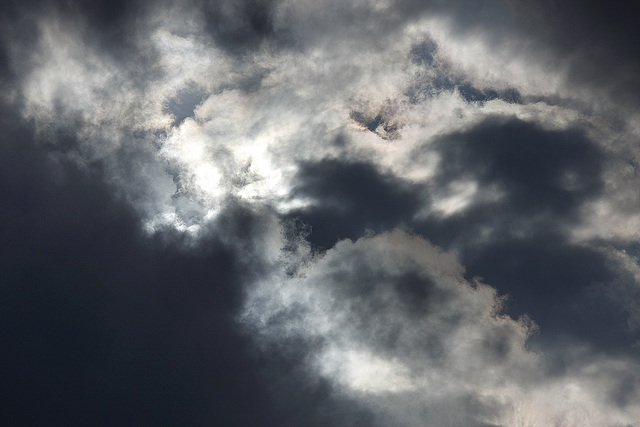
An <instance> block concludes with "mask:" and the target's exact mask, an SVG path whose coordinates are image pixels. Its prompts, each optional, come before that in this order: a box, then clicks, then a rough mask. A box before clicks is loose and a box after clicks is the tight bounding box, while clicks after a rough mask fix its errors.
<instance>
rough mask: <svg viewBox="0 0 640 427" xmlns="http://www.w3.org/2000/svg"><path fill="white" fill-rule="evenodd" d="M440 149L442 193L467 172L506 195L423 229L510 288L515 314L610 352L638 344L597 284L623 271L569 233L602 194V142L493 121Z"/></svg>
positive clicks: (472, 270) (618, 307) (471, 272)
mask: <svg viewBox="0 0 640 427" xmlns="http://www.w3.org/2000/svg"><path fill="white" fill-rule="evenodd" d="M437 147H438V152H439V153H440V155H441V159H440V167H439V171H438V173H437V174H436V178H435V181H436V182H437V184H436V185H435V186H434V190H433V191H435V192H436V194H437V192H438V191H442V190H443V189H444V190H446V189H447V188H448V185H449V183H450V182H452V181H455V180H460V179H462V180H471V181H474V182H478V183H479V192H481V193H482V192H483V191H486V190H487V189H491V191H497V192H498V193H499V194H501V195H500V196H499V197H498V198H496V199H495V200H489V201H480V202H478V203H475V204H473V203H472V205H471V206H469V207H468V208H467V209H464V210H462V211H460V212H456V213H454V214H451V215H449V216H443V217H441V218H438V215H437V214H436V215H434V216H433V217H432V218H431V219H429V220H427V221H425V222H423V223H419V222H418V223H417V224H416V225H415V229H416V230H419V231H420V232H422V233H424V234H425V235H426V236H429V237H430V238H431V239H432V240H433V241H434V242H435V243H437V244H439V245H443V246H444V247H446V248H457V250H459V253H460V257H461V261H462V262H463V264H464V265H465V266H466V267H467V275H468V276H469V277H473V276H476V275H477V276H481V277H483V279H484V280H486V281H487V282H488V283H491V284H492V285H493V286H496V287H497V288H498V289H500V291H501V292H505V293H508V294H509V295H510V296H511V299H510V300H509V303H508V305H507V307H508V312H509V313H512V314H514V315H516V314H518V313H528V314H529V315H531V316H532V317H533V318H535V319H536V322H537V323H538V324H539V325H540V326H541V328H542V330H543V336H546V334H549V336H553V335H555V334H561V335H562V334H570V335H575V336H579V337H581V338H586V339H588V340H590V341H592V342H594V343H596V344H597V345H599V346H600V347H601V348H602V349H610V350H614V349H618V348H620V346H623V347H624V346H628V345H629V344H631V343H632V342H633V336H632V335H630V334H629V333H628V331H627V327H626V322H627V316H628V315H627V313H625V310H624V305H623V304H621V303H620V302H619V301H616V300H615V298H613V299H612V298H610V297H609V296H607V291H606V289H598V288H597V287H595V285H596V284H598V283H607V282H609V281H611V280H612V279H613V278H614V276H615V273H614V269H613V267H612V266H611V265H610V264H609V262H608V261H607V257H606V255H605V254H603V253H602V252H600V251H597V250H595V249H592V248H589V247H585V246H583V245H581V244H575V243H571V242H570V239H569V237H568V235H567V231H568V227H569V226H571V225H572V224H575V223H577V222H578V221H580V216H581V214H580V212H581V211H580V208H581V207H582V206H583V205H584V203H585V202H587V201H589V200H590V199H592V198H593V197H595V196H597V195H598V194H599V193H600V192H601V191H602V188H603V184H602V180H601V176H600V174H601V171H602V168H603V162H604V161H605V157H604V154H603V153H601V152H600V150H599V149H598V148H597V146H596V145H595V144H594V143H593V142H591V141H590V140H589V139H588V138H586V137H585V135H584V134H583V133H582V132H581V131H577V130H566V131H548V130H544V129H542V128H539V127H538V126H536V125H534V124H530V123H525V122H521V121H517V120H511V121H507V122H503V121H492V120H489V121H487V122H485V123H483V124H481V125H479V126H477V127H476V128H474V129H472V130H470V131H468V132H465V133H463V134H456V135H450V136H448V137H446V138H444V139H442V140H441V141H439V142H438V143H437ZM604 330H606V331H607V332H604Z"/></svg>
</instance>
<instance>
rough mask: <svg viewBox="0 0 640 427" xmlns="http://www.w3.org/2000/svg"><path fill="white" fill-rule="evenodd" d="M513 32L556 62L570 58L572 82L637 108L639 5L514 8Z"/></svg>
mask: <svg viewBox="0 0 640 427" xmlns="http://www.w3.org/2000/svg"><path fill="white" fill-rule="evenodd" d="M513 5H514V11H515V13H514V18H513V24H514V25H513V26H514V29H515V31H516V32H518V31H522V32H523V34H524V36H526V37H528V38H530V39H531V40H535V41H536V42H537V43H539V48H540V49H545V50H549V49H551V50H552V51H553V52H554V54H555V55H557V56H558V57H559V58H566V57H569V58H571V62H570V73H571V77H572V78H574V79H576V80H577V81H579V82H580V83H586V84H588V85H592V86H594V87H597V88H601V89H604V90H605V93H607V94H609V95H610V96H612V97H613V98H614V99H615V100H616V102H619V103H621V104H622V105H626V106H633V107H635V108H637V107H638V106H639V105H640V104H639V103H640V98H639V94H640V54H639V53H638V49H637V46H638V45H639V44H640V31H638V26H639V25H640V21H639V18H638V13H637V5H636V4H635V2H633V1H629V0H615V1H611V2H600V1H597V0H589V1H574V0H571V1H556V0H545V1H542V2H538V1H532V2H528V1H525V2H517V1H516V2H513Z"/></svg>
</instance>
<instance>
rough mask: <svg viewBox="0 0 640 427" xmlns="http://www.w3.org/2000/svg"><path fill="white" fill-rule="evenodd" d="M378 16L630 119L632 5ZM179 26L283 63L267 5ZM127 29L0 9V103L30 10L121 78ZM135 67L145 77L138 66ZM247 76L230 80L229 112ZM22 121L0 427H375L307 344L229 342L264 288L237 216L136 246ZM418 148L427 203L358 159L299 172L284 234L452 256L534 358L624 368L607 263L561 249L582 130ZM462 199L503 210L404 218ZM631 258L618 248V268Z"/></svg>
mask: <svg viewBox="0 0 640 427" xmlns="http://www.w3.org/2000/svg"><path fill="white" fill-rule="evenodd" d="M396 3H397V5H396V8H397V14H398V18H397V19H399V20H400V21H402V20H403V19H408V18H407V17H410V16H412V15H414V14H417V13H423V12H424V13H426V12H431V13H436V14H442V15H443V16H447V17H451V18H452V19H453V22H454V24H455V28H457V30H458V31H461V32H464V31H484V32H486V33H487V34H489V35H490V36H491V37H496V38H503V37H508V36H509V35H510V34H511V33H513V34H514V35H517V37H520V38H525V39H528V40H530V42H531V45H532V49H533V50H535V51H539V52H543V51H548V52H551V55H555V56H558V57H563V56H566V55H573V56H574V58H575V59H574V60H573V62H572V63H571V65H572V66H571V69H570V70H568V72H569V73H570V76H571V77H572V79H574V80H575V81H576V82H580V84H583V85H585V86H586V87H597V88H599V89H602V90H603V92H602V93H606V94H607V96H609V97H610V98H611V99H614V100H616V101H617V102H618V104H617V105H618V107H619V111H626V110H628V109H635V108H638V107H639V106H640V99H639V96H640V68H639V67H640V55H639V54H638V46H640V40H639V37H638V34H639V31H638V28H640V24H639V23H638V14H637V13H633V12H634V7H635V4H634V2H632V1H623V0H620V1H611V2H600V1H595V0H594V1H591V0H589V1H577V0H576V1H573V0H571V1H559V0H558V1H554V0H543V1H507V0H505V1H504V2H500V1H495V2H494V1H491V2H483V1H473V2H472V1H454V2H439V1H434V2H422V1H412V0H400V1H398V2H396ZM189 7H194V8H201V10H202V14H203V16H204V17H205V19H206V23H207V25H206V28H207V31H209V33H210V36H211V40H213V42H214V43H216V44H217V45H218V46H219V47H220V48H221V49H223V50H224V51H225V52H226V53H227V54H229V55H231V56H237V57H238V58H240V57H243V56H246V55H249V54H251V53H252V52H255V51H257V50H258V49H259V48H260V43H261V42H262V41H263V40H270V42H271V43H273V44H274V45H275V46H278V48H281V49H283V50H286V49H290V50H291V51H295V49H296V40H291V38H290V35H289V34H288V33H287V32H286V31H285V30H282V29H281V28H280V27H278V26H277V25H276V23H275V19H276V17H275V10H276V9H277V7H278V1H277V0H265V1H260V0H240V1H237V2H234V1H205V0H201V1H200V0H193V1H192V2H190V3H189ZM505 8H506V9H505ZM142 9H143V2H141V1H132V2H128V1H113V2H110V1H81V0H69V1H60V2H58V1H54V0H50V1H46V0H42V1H37V0H29V1H17V0H7V1H4V2H2V5H1V6H0V39H1V43H2V44H1V45H0V85H1V86H0V89H1V90H2V92H3V93H6V94H10V93H13V92H12V91H14V90H15V89H16V88H17V87H18V83H17V82H19V81H20V79H21V78H22V76H20V75H18V74H17V72H16V70H17V69H20V67H22V65H23V64H20V67H18V66H16V65H15V63H14V62H13V61H16V59H15V58H18V60H19V59H20V58H21V55H20V54H19V53H18V54H15V51H16V50H17V51H21V50H24V51H27V50H29V49H31V48H33V46H34V44H35V43H36V42H37V40H38V37H39V33H38V31H37V29H36V27H35V24H34V20H33V19H34V16H36V15H37V11H39V10H52V11H56V12H57V13H61V14H62V15H65V16H68V17H70V18H72V19H74V18H78V19H79V18H82V19H85V20H86V21H87V22H88V23H89V26H90V28H92V31H91V34H92V38H91V39H90V40H87V43H91V44H95V46H97V48H98V49H100V51H101V52H103V53H104V55H109V56H111V57H113V58H115V60H122V61H127V60H130V59H131V58H135V57H136V51H135V44H133V43H132V42H131V40H130V39H129V38H128V37H129V35H130V34H132V33H133V32H134V31H133V29H134V28H135V27H136V25H138V20H139V19H142V18H143V17H145V16H146V15H143V14H142V12H141V10H142ZM145 10H146V9H145ZM505 10H507V12H505ZM327 31H331V27H330V24H328V26H327ZM429 49H430V47H429V46H422V47H420V46H418V47H417V48H416V50H415V52H414V54H415V55H417V56H416V58H418V59H416V60H419V61H428V59H429V55H430V51H429ZM12 58H13V59H12ZM127 58H129V59H127ZM140 60H141V61H143V62H144V61H148V62H149V68H150V69H152V68H153V61H154V59H153V58H143V59H140ZM258 74H259V73H258ZM256 75H257V74H252V75H247V78H246V81H247V87H246V88H245V89H246V90H247V91H250V90H252V88H253V87H254V84H255V81H256V79H258V77H256ZM441 83H442V84H441V87H438V90H454V87H455V88H457V89H456V90H459V92H460V93H461V96H462V97H463V98H464V99H465V101H466V102H470V103H472V102H484V101H487V100H490V99H497V98H500V99H504V100H505V101H506V102H512V103H517V102H524V101H522V99H521V98H520V95H519V94H518V93H517V91H515V90H511V89H504V88H502V89H495V90H493V89H491V88H484V87H474V86H473V85H471V84H468V83H466V82H463V81H449V82H446V81H445V82H441ZM447 85H450V86H451V87H450V88H449V87H448V86H447ZM422 89H424V88H422ZM422 89H421V90H422ZM201 101H202V96H201V95H199V94H198V93H197V91H194V92H189V91H186V92H181V93H180V94H179V95H178V96H177V97H176V98H175V99H174V100H173V101H171V102H170V103H169V105H167V110H168V111H170V112H171V113H172V114H174V116H175V124H179V123H180V122H181V121H183V120H184V119H185V118H187V117H189V116H192V115H193V110H194V107H195V106H196V105H197V104H199V103H200V102H201ZM21 102H22V100H21V99H20V96H19V95H17V96H13V97H7V99H4V100H3V101H2V104H1V107H0V108H1V110H0V366H1V367H2V368H1V371H2V377H1V381H0V396H1V400H2V404H1V406H2V411H1V412H0V423H1V424H2V425H167V426H168V425H219V426H232V425H238V426H302V425H310V426H311V425H314V426H333V425H336V426H368V425H374V424H375V423H376V422H377V421H376V420H375V416H374V414H373V413H372V412H371V410H370V408H369V407H368V406H366V405H364V404H362V402H361V401H356V400H351V399H349V398H348V397H345V395H344V394H341V393H339V392H336V390H334V387H335V385H334V384H332V383H331V382H330V381H325V380H324V379H318V378H317V377H315V376H313V375H311V374H310V373H309V372H308V370H307V363H308V360H309V355H310V354H312V353H313V351H314V348H316V346H319V345H321V343H317V342H310V341H305V340H301V341H300V342H297V341H293V342H285V343H281V344H280V345H278V346H274V348H271V349H270V348H269V347H268V346H267V347H266V348H265V347H264V346H262V347H258V346H256V345H255V342H254V341H253V339H252V337H251V336H250V335H249V334H248V333H247V332H246V331H245V330H243V329H242V328H241V327H240V326H239V325H238V323H237V315H238V313H239V311H240V308H241V306H242V301H243V298H244V292H245V289H244V285H245V283H248V282H251V281H253V280H255V279H256V277H260V276H261V275H263V274H268V271H267V270H268V269H269V268H270V267H269V266H268V265H266V263H265V264H262V263H261V261H260V256H259V254H258V255H256V254H253V253H252V251H254V250H256V251H257V250H258V249H255V248H257V247H259V245H257V244H256V242H255V241H254V238H255V236H258V235H260V233H261V232H262V231H261V230H262V229H263V228H264V227H268V224H267V223H266V222H265V220H264V219H263V218H262V217H261V216H260V215H259V214H258V213H256V212H255V210H253V209H251V208H250V207H249V206H247V205H245V204H244V203H243V202H242V201H238V200H233V201H232V202H229V203H228V205H226V206H225V207H223V208H222V210H221V213H220V217H219V219H218V220H216V221H215V222H213V223H212V225H211V230H206V232H205V233H204V236H203V237H201V238H200V240H198V242H197V243H195V244H194V243H193V241H191V240H189V239H187V238H185V237H184V236H182V235H181V233H180V232H178V231H176V230H171V229H169V228H167V229H159V230H156V232H155V233H153V234H151V235H150V234H148V233H146V231H145V230H144V228H143V222H142V218H141V217H140V213H139V211H137V210H135V209H134V208H133V207H132V206H131V205H130V203H129V202H128V200H127V199H126V198H125V197H124V196H123V195H122V194H121V193H120V192H119V191H118V190H117V188H115V185H114V184H113V183H112V182H111V181H109V179H108V178H107V177H106V176H105V171H104V169H105V165H103V164H101V163H100V161H99V160H96V161H95V162H94V163H93V164H90V165H85V166H87V167H79V166H78V165H77V164H76V163H75V162H74V161H73V160H72V158H73V156H71V155H68V153H73V152H74V150H75V149H76V147H77V146H78V145H79V141H78V140H77V138H78V136H77V134H76V133H74V132H73V129H68V128H65V129H61V130H55V129H54V130H53V131H51V132H47V133H44V134H38V133H37V132H36V127H37V123H35V121H34V120H30V119H25V118H24V117H23V116H22V114H21V113H20V111H21V107H22V104H21ZM612 114H613V113H612ZM353 117H355V118H354V120H355V121H357V122H359V123H360V124H362V125H363V127H364V128H366V129H368V131H372V132H373V131H375V130H376V128H378V126H379V125H384V124H385V123H384V118H383V117H381V116H374V117H364V116H362V115H359V113H358V112H355V113H354V115H352V118H353ZM387 132H389V131H388V130H387ZM387 142H389V143H393V141H392V140H389V141H387ZM430 147H431V148H430V149H434V150H435V151H436V152H437V153H438V154H439V156H440V159H441V161H440V163H439V166H438V167H437V169H436V171H435V173H434V176H433V178H432V179H431V180H430V182H429V183H427V182H424V183H416V182H408V181H405V180H403V179H402V178H399V177H397V176H394V175H391V174H389V173H387V172H383V171H381V170H380V169H379V168H378V167H377V166H376V165H375V164H373V163H368V162H366V161H365V160H354V159H352V158H351V159H340V158H332V159H324V160H321V161H317V162H314V161H308V162H303V163H300V164H299V165H298V166H299V170H298V172H297V175H296V177H295V185H294V186H293V190H292V192H291V194H290V196H291V198H292V199H295V198H303V199H305V200H311V201H312V203H311V204H309V205H308V206H306V207H300V208H298V209H296V210H292V211H290V212H288V213H287V214H286V215H283V216H282V218H281V219H282V220H284V221H285V222H286V223H287V221H289V222H288V223H290V224H294V223H295V224H297V225H296V226H297V227H300V228H304V229H306V230H308V234H307V239H308V241H309V242H310V243H311V246H312V248H313V249H314V250H316V251H323V250H328V249H330V248H331V247H333V245H334V244H335V243H336V242H338V241H339V240H341V239H346V238H348V239H353V240H355V239H358V238H360V237H362V236H364V235H367V233H371V232H374V233H380V232H385V231H388V230H391V229H393V228H401V229H404V230H410V231H411V232H412V233H415V234H418V235H421V236H423V237H425V238H427V239H429V240H430V241H431V242H432V243H434V244H435V245H438V246H440V247H442V248H444V249H445V250H448V251H455V252H456V253H457V254H458V257H459V260H460V262H461V264H463V265H464V266H465V267H466V273H465V275H466V277H467V278H469V279H471V278H473V277H475V276H479V277H482V280H483V281H484V282H486V283H488V284H490V285H491V286H493V287H495V288H497V289H498V291H499V292H500V293H501V294H509V295H510V297H509V299H508V300H507V303H506V307H505V311H506V313H507V314H510V315H512V316H513V317H517V316H519V315H521V314H525V313H526V314H528V315H529V316H530V317H531V318H533V319H534V320H535V322H536V323H537V324H538V325H539V326H540V330H541V333H540V334H539V335H538V336H535V337H533V338H532V340H533V341H532V345H534V346H539V348H543V349H544V348H545V346H553V345H554V343H556V342H559V341H562V340H563V339H567V340H579V341H581V342H586V343H588V344H589V345H590V346H592V348H593V349H594V350H593V351H595V352H599V353H602V354H612V355H624V356H627V357H632V358H640V355H639V354H638V352H637V351H638V350H637V346H634V343H635V342H637V340H638V339H639V337H638V333H637V330H636V332H633V331H631V330H630V329H629V327H628V315H627V311H625V310H626V309H627V308H628V304H629V301H628V300H626V299H625V297H624V295H622V296H621V295H619V294H612V293H611V292H609V291H607V290H606V289H605V288H599V287H597V286H594V285H597V284H601V283H607V282H611V281H613V280H624V277H622V278H621V276H620V275H621V274H622V273H620V272H619V270H618V269H617V267H616V265H614V264H612V262H611V261H610V259H608V258H607V256H606V254H605V253H603V252H602V251H598V250H597V249H594V248H590V247H587V246H585V245H581V244H578V243H575V241H574V240H572V237H571V235H570V230H571V227H572V226H573V225H574V224H577V223H578V222H579V221H581V220H583V219H584V218H582V217H581V215H582V212H583V208H584V207H585V206H586V205H587V204H588V203H589V202H591V201H593V200H595V199H597V198H598V197H600V196H602V194H603V191H604V180H605V176H604V168H605V162H606V161H607V155H608V154H607V153H606V152H605V150H604V149H603V148H602V147H601V145H599V144H598V141H593V140H592V139H590V137H589V136H588V135H587V133H586V132H585V131H584V130H583V129H579V128H575V129H565V130H549V129H547V128H544V127H542V126H538V125H537V124H535V123H531V122H526V121H523V120H520V119H516V118H512V119H508V120H505V119H504V118H490V119H486V120H484V121H482V122H480V123H479V124H476V125H474V126H472V127H470V128H469V129H467V130H465V131H458V132H453V133H450V134H446V135H442V136H441V137H440V138H438V139H437V140H436V141H435V142H434V145H432V146H430ZM415 155H416V156H420V155H421V153H419V152H417V153H416V154H415ZM567 176H571V179H572V184H571V185H568V184H567V182H566V177H567ZM460 179H468V180H473V181H475V182H477V183H478V184H479V187H480V189H481V190H482V189H485V188H491V189H492V190H495V191H497V192H498V193H499V194H500V195H501V197H499V198H487V199H481V200H480V201H478V202H477V203H475V204H473V205H472V206H471V207H470V208H468V209H465V210H462V211H460V212H458V213H455V214H452V215H448V216H443V215H439V214H438V213H437V212H436V211H432V212H431V213H430V214H428V215H420V211H421V210H423V209H424V208H425V206H427V207H428V206H431V204H432V203H435V202H434V201H435V200H437V199H438V197H439V195H440V194H439V191H445V190H446V189H447V188H449V186H450V185H453V183H455V181H457V180H460ZM608 244H610V245H611V246H616V245H617V244H618V243H617V242H615V241H612V242H609V243H608ZM634 244H635V245H636V246H637V242H636V243H625V245H627V246H625V248H626V249H627V252H628V253H631V254H633V253H634V247H635V246H633V245H634ZM620 247H622V246H620ZM636 252H637V248H636ZM629 280H633V279H631V278H629ZM414 291H415V290H412V289H408V290H406V292H407V294H409V295H411V293H412V292H414ZM276 347H277V348H276ZM559 363H560V362H559Z"/></svg>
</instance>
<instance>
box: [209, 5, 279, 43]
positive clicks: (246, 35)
mask: <svg viewBox="0 0 640 427" xmlns="http://www.w3.org/2000/svg"><path fill="white" fill-rule="evenodd" d="M278 3H279V1H278V0H240V1H233V0H221V1H202V2H201V7H202V10H203V13H204V16H205V20H206V24H207V31H208V32H209V33H210V34H211V35H212V36H213V37H214V39H215V40H216V41H217V42H218V44H219V46H222V47H224V48H225V49H227V50H229V51H230V52H232V53H236V54H244V53H247V52H248V51H251V50H253V49H256V48H257V47H259V45H260V43H261V42H263V41H267V40H270V39H273V38H275V36H276V28H275V26H274V19H275V16H274V15H275V10H276V7H277V5H278Z"/></svg>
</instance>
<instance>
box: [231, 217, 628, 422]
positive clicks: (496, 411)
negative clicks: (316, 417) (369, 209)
mask: <svg viewBox="0 0 640 427" xmlns="http://www.w3.org/2000/svg"><path fill="white" fill-rule="evenodd" d="M463 274H464V268H463V267H462V266H461V265H460V264H459V263H458V261H457V260H456V259H455V257H454V256H452V255H450V254H447V253H444V252H442V251H441V250H440V249H438V248H437V247H435V246H433V245H432V244H430V243H428V242H427V241H425V240H424V239H422V238H420V237H419V236H415V235H410V234H407V233H404V232H401V231H397V230H396V231H392V232H389V233H386V234H382V235H377V236H373V237H365V238H362V239H360V240H358V241H356V242H352V241H341V242H339V243H338V244H336V246H334V247H333V248H332V249H330V250H329V251H327V252H326V253H325V254H323V255H322V256H320V257H317V258H316V259H314V260H313V261H311V262H310V264H308V266H307V267H306V268H305V269H303V270H302V271H300V272H299V273H298V274H297V275H295V276H293V277H288V278H287V277H281V276H276V277H273V278H271V279H269V280H264V281H262V282H260V283H258V285H257V286H256V287H255V288H253V289H252V290H251V291H250V293H249V298H248V300H247V302H246V304H245V308H244V315H243V320H244V321H245V322H247V323H248V327H249V328H250V329H251V330H253V331H255V333H258V334H260V335H261V336H262V337H263V338H262V339H263V340H265V341H266V342H267V343H273V344H274V345H279V343H280V345H287V343H289V342H290V340H291V339H293V338H298V339H302V340H304V341H306V342H309V343H312V349H313V350H312V351H310V352H309V353H308V354H306V357H305V360H306V363H307V364H308V366H309V369H311V370H313V371H314V372H315V373H316V375H318V376H321V377H323V378H327V379H329V380H330V381H331V382H332V383H333V384H335V385H336V391H335V393H342V394H345V395H347V396H350V397H352V398H355V399H361V400H362V401H363V402H366V404H367V405H369V406H370V409H371V410H372V411H373V412H374V413H377V414H378V417H379V418H377V422H378V423H379V424H380V425H384V424H394V425H408V426H411V425H423V424H424V423H428V424H429V423H433V424H446V423H449V424H453V425H516V424H525V425H529V423H531V425H543V424H545V423H553V422H560V420H562V422H563V423H565V425H580V423H583V422H585V421H586V420H589V422H592V423H594V425H597V423H599V422H605V421H606V422H609V423H611V422H618V423H625V422H626V423H630V422H633V420H634V419H635V417H637V414H638V411H639V410H640V408H638V407H637V405H634V404H633V403H631V402H632V400H627V399H628V398H629V396H630V395H633V394H634V393H636V392H637V391H635V390H636V387H637V386H638V378H635V377H633V379H626V378H627V376H626V372H633V371H634V370H635V369H636V363H637V362H635V361H633V359H625V358H616V357H607V356H601V357H599V358H598V357H595V358H594V357H593V356H590V355H589V353H588V352H584V353H582V352H581V351H580V349H573V348H572V347H570V346H569V347H565V348H563V349H562V350H560V352H561V355H560V356H558V357H562V359H565V360H566V359H567V358H569V357H571V358H573V359H574V360H572V363H571V365H570V366H569V367H567V368H566V370H565V371H564V372H562V373H560V374H549V373H548V369H549V368H548V366H547V365H548V362H547V360H545V357H546V356H545V354H544V353H536V352H534V351H532V350H531V349H529V348H528V346H527V344H526V343H527V339H528V338H529V336H530V335H531V334H532V333H535V332H536V331H537V326H536V325H535V323H533V322H532V321H531V320H530V319H529V318H528V317H526V316H523V317H521V318H519V319H518V320H514V319H512V318H511V317H508V316H506V315H504V314H502V313H501V310H502V306H503V301H504V299H503V297H500V296H499V295H498V294H497V292H496V290H495V288H493V287H491V286H489V285H486V284H484V283H481V282H478V281H473V282H468V281H466V280H465V279H464V276H463ZM564 352H568V353H569V354H563V353H564ZM554 356H555V355H554ZM616 384H619V385H616ZM603 393H604V394H605V395H609V396H611V397H610V398H609V399H608V400H605V401H602V394H603ZM616 393H621V396H625V397H624V398H622V400H619V399H618V398H617V397H616ZM551 402H556V403H553V404H552V405H551V406H548V405H549V404H550V403H551ZM454 408H455V410H454ZM614 408H615V409H614ZM613 413H616V414H617V415H615V417H616V418H613V415H612V414H613Z"/></svg>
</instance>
